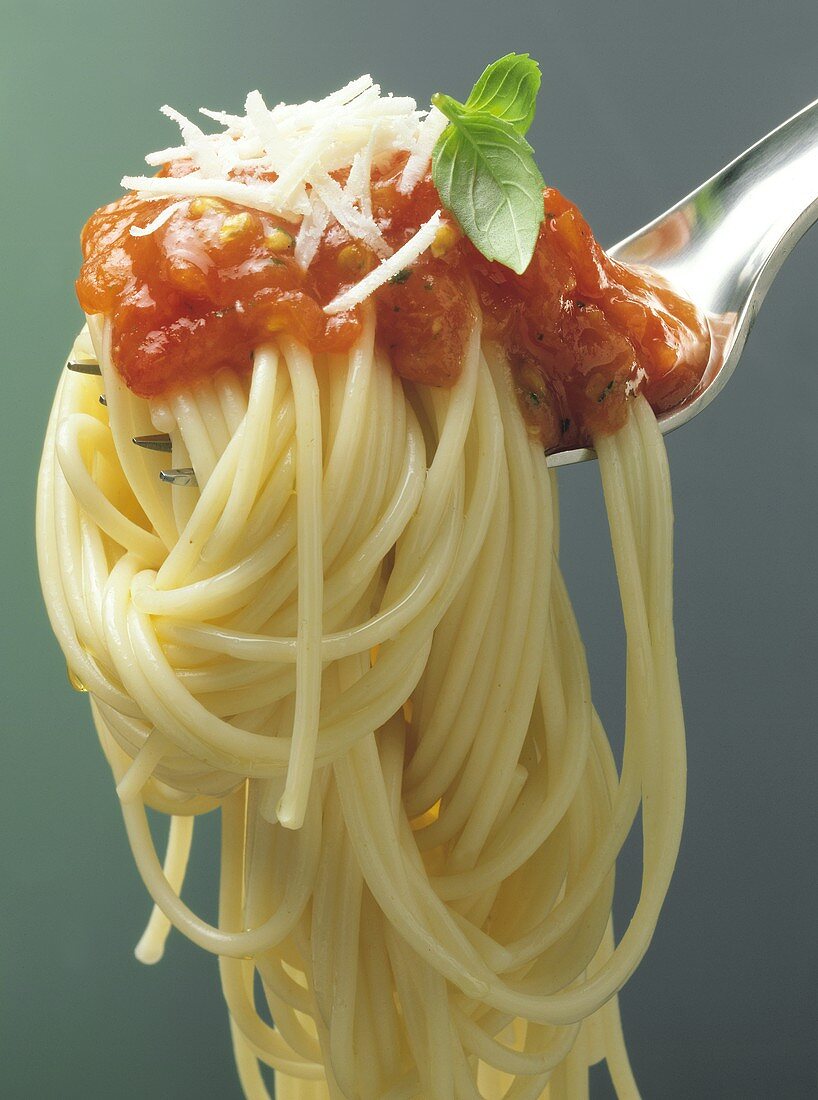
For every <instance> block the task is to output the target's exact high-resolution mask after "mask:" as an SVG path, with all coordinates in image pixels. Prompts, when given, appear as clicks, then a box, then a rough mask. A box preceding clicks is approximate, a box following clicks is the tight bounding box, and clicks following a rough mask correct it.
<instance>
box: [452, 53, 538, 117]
mask: <svg viewBox="0 0 818 1100" xmlns="http://www.w3.org/2000/svg"><path fill="white" fill-rule="evenodd" d="M541 79H542V78H541V75H540V67H539V65H538V64H537V62H536V61H532V59H531V58H530V57H529V56H528V54H527V53H510V54H507V55H506V56H505V57H501V58H500V60H499V61H495V62H494V64H492V65H489V67H488V68H487V69H486V70H485V72H484V73H483V75H482V76H481V77H480V79H479V80H478V81H477V83H476V84H475V86H474V87H473V88H472V90H471V94H470V95H469V98H468V99H467V100H466V104H465V105H466V107H467V109H468V110H471V111H486V112H487V113H488V114H490V115H496V116H497V117H498V118H502V119H505V121H506V122H510V123H511V125H512V126H513V127H514V129H515V130H518V131H519V132H520V133H521V134H525V133H526V132H527V130H528V128H529V126H530V125H531V123H532V122H533V121H534V111H535V110H536V106H537V92H538V91H539V90H540V80H541Z"/></svg>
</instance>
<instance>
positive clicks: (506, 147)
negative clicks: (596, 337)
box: [432, 93, 545, 275]
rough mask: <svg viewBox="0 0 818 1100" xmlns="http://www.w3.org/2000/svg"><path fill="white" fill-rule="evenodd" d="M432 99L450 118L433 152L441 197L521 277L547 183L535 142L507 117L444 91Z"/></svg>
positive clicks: (478, 243) (482, 246)
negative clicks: (474, 107) (475, 108)
mask: <svg viewBox="0 0 818 1100" xmlns="http://www.w3.org/2000/svg"><path fill="white" fill-rule="evenodd" d="M432 102H433V103H434V105H435V106H436V107H437V108H438V110H439V111H442V112H443V114H444V115H445V116H446V117H447V118H448V119H449V121H450V122H451V125H450V126H447V127H446V129H445V130H444V131H443V134H442V135H441V137H440V138H439V140H438V142H437V144H436V146H435V149H434V152H433V154H432V179H433V181H434V184H435V187H436V188H437V190H438V193H439V194H440V198H441V200H442V201H443V203H444V205H445V206H446V207H447V208H448V209H449V210H451V212H452V213H453V214H454V215H455V217H456V218H457V220H458V222H459V223H460V225H461V227H462V229H463V232H464V233H465V234H466V235H467V236H468V237H469V239H470V240H471V241H472V243H473V244H474V245H475V247H476V248H477V249H479V251H480V252H482V253H483V255H484V256H485V257H486V259H488V260H496V261H498V262H499V263H501V264H505V266H506V267H510V268H511V270H512V271H516V272H517V274H518V275H521V274H522V273H523V272H524V271H525V269H526V268H527V267H528V265H529V263H530V262H531V257H532V255H533V254H534V246H535V245H536V243H537V236H538V234H539V230H540V225H541V223H542V220H543V216H544V211H543V188H544V186H545V184H544V182H543V178H542V176H541V175H540V170H539V168H537V165H536V163H535V161H534V155H533V153H532V151H531V146H530V145H529V144H528V142H527V141H526V140H525V138H524V137H523V136H522V134H520V133H519V131H518V130H516V129H515V128H514V126H513V125H512V124H511V123H510V122H507V121H506V120H504V119H502V118H498V117H497V116H495V115H493V114H488V113H487V112H484V111H472V110H469V109H467V108H466V107H464V105H463V104H462V103H458V102H457V100H455V99H452V98H451V96H447V95H441V94H439V93H438V95H436V96H434V97H433V100H432Z"/></svg>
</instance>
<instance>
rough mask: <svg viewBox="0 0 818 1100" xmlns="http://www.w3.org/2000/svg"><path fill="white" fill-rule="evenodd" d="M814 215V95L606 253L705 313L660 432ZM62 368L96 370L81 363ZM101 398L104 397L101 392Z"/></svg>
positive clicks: (737, 333) (718, 366) (734, 338)
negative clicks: (695, 373)
mask: <svg viewBox="0 0 818 1100" xmlns="http://www.w3.org/2000/svg"><path fill="white" fill-rule="evenodd" d="M816 218H818V100H816V101H815V102H814V103H810V104H809V106H808V107H804V109H803V110H802V111H799V112H798V114H797V115H793V117H792V118H790V119H788V120H787V121H786V122H784V123H782V124H781V125H780V126H779V127H778V128H777V129H775V130H773V131H772V133H770V134H768V135H767V136H766V137H765V138H762V139H761V141H759V142H757V143H756V144H755V145H753V146H751V147H750V148H749V149H748V150H747V151H746V152H745V153H742V154H741V156H740V157H736V159H735V160H734V161H731V162H730V164H728V165H727V167H726V168H722V170H721V171H720V172H717V173H716V175H715V176H712V177H711V178H710V179H709V180H707V181H706V182H705V183H703V184H702V185H701V186H700V187H697V188H696V190H695V191H692V192H691V193H690V194H689V195H688V196H687V197H686V198H684V199H682V200H681V202H678V203H676V205H675V206H672V207H671V208H670V210H668V211H666V213H664V214H662V215H660V216H659V217H658V218H655V219H654V220H653V221H652V222H649V223H648V224H647V225H646V226H644V227H643V228H642V229H638V230H637V231H636V232H635V233H632V234H631V236H630V237H626V238H625V240H624V241H620V242H619V244H617V245H615V246H614V247H613V248H611V249H609V254H610V255H611V256H613V257H614V258H615V259H617V260H621V261H622V262H623V263H628V264H633V265H635V266H637V267H649V268H652V269H653V270H654V271H656V272H657V273H658V274H659V275H662V276H663V277H664V278H665V279H667V280H668V282H669V283H671V284H672V285H673V286H674V287H676V288H678V289H679V290H680V291H681V292H682V293H683V294H685V295H687V297H688V298H690V300H691V301H692V302H694V303H695V305H697V306H698V308H699V309H700V310H701V311H702V313H704V314H705V316H706V317H707V318H708V321H709V324H710V332H711V337H712V346H711V355H710V361H709V363H708V365H707V368H706V369H705V372H704V375H703V377H702V380H701V382H700V384H699V385H698V386H697V388H696V389H695V390H694V392H693V393H692V394H691V395H690V396H689V397H688V398H687V399H686V400H685V401H683V402H682V403H681V404H680V405H677V406H676V407H675V408H674V409H671V410H670V411H669V412H665V413H661V414H660V415H659V418H658V419H659V426H660V427H661V430H662V433H663V434H665V435H666V434H667V433H668V432H672V431H673V430H674V429H675V428H680V427H681V426H682V424H686V423H687V422H688V420H692V418H693V417H694V416H696V415H697V414H698V413H700V412H701V411H702V409H704V408H706V407H707V406H708V405H709V404H710V402H711V401H712V400H713V399H714V398H715V397H716V396H717V395H718V394H719V393H720V392H721V390H722V389H723V388H724V386H725V385H726V383H727V380H728V378H729V377H730V375H731V374H732V373H733V371H734V370H735V368H736V363H737V362H738V360H739V356H740V355H741V352H742V350H743V348H744V345H745V343H746V341H747V336H748V334H749V332H750V329H751V328H752V325H753V322H754V321H755V319H756V316H757V314H758V310H759V308H760V306H761V303H762V302H763V301H764V296H765V294H766V293H767V291H768V290H769V288H770V284H771V283H772V281H773V279H774V278H775V275H776V273H777V272H778V270H779V268H780V267H781V264H782V263H783V262H784V260H785V259H786V257H787V256H788V255H789V253H790V252H791V251H792V249H793V248H794V247H795V245H796V244H797V242H798V241H799V240H800V239H801V237H802V236H803V235H804V233H806V231H807V230H808V229H809V227H810V226H811V225H812V224H813V222H814V221H815V220H816ZM68 367H69V369H70V370H78V371H82V372H84V373H87V374H89V373H90V374H99V373H100V370H99V366H98V365H97V364H96V363H92V362H90V361H83V362H69V363H68ZM100 400H101V401H102V403H103V404H104V403H105V398H104V395H103V396H102V397H101V398H100ZM133 442H134V443H135V444H137V446H140V447H147V448H149V449H152V450H158V451H168V452H169V451H170V450H171V442H170V437H169V436H167V435H146V436H136V437H135V438H134V440H133ZM592 458H596V452H595V451H594V450H592V449H591V448H590V447H579V448H574V449H572V450H564V451H556V452H554V453H552V454H549V456H548V464H549V465H550V466H568V465H570V464H571V463H573V462H585V461H587V460H588V459H592ZM159 476H160V477H161V478H162V480H163V481H167V482H169V483H170V484H173V485H195V484H196V475H195V474H194V472H193V470H191V469H187V468H185V469H173V470H162V471H161V472H160V474H159Z"/></svg>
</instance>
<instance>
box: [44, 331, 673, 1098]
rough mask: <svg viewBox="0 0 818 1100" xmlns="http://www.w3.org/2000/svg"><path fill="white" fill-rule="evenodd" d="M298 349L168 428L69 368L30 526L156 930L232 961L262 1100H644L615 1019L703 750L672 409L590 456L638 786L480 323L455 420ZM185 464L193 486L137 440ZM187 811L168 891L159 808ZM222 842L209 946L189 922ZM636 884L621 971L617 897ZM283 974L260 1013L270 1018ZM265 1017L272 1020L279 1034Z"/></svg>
mask: <svg viewBox="0 0 818 1100" xmlns="http://www.w3.org/2000/svg"><path fill="white" fill-rule="evenodd" d="M367 317H368V319H367V321H366V323H365V325H364V329H363V335H362V336H361V337H360V339H359V340H358V342H357V344H356V345H355V346H354V348H353V349H352V351H351V352H350V353H349V354H348V355H344V356H341V355H315V356H313V355H311V354H310V353H309V352H308V351H307V350H306V349H305V348H304V347H302V346H300V345H298V344H297V343H295V342H294V341H293V340H291V339H288V338H283V337H281V338H277V339H274V338H271V340H272V342H271V343H269V344H268V345H265V346H262V347H259V348H258V349H257V351H256V353H255V357H254V365H253V370H252V373H251V374H250V375H248V377H247V378H243V377H239V376H238V375H236V374H234V373H232V372H230V371H222V372H221V373H220V374H217V375H216V376H215V377H214V378H213V379H212V380H207V381H203V382H201V383H199V384H198V385H197V386H196V387H195V388H194V389H189V390H187V391H184V392H181V393H177V394H176V395H175V396H173V397H172V398H165V399H161V400H160V399H152V400H150V401H148V400H144V399H142V398H138V397H135V396H134V395H133V394H132V393H130V392H129V390H128V389H127V388H126V387H125V385H124V384H123V383H122V381H121V380H120V379H119V377H118V375H117V373H116V371H115V369H114V367H113V365H112V361H111V335H110V323H105V322H103V319H102V318H101V317H94V318H91V319H90V330H91V337H92V338H93V343H94V347H95V350H96V354H97V356H98V359H99V362H100V364H101V367H102V376H103V377H102V384H103V386H104V391H105V394H106V396H107V411H106V409H104V408H102V407H101V405H100V404H99V403H98V400H97V398H98V395H99V393H100V386H99V381H98V380H95V379H93V378H89V377H86V376H82V375H78V374H72V373H69V372H64V373H63V376H62V378H61V381H60V384H59V388H58V392H57V397H56V400H55V404H54V410H53V413H52V416H51V421H50V425H49V428H48V436H47V440H46V444H45V451H44V455H43V462H42V469H41V475H40V483H39V496H38V514H37V525H38V551H39V556H40V571H41V576H42V583H43V589H44V592H45V598H46V602H47V605H48V610H49V614H50V616H51V621H52V624H53V627H54V630H55V632H56V634H57V637H58V638H59V640H60V644H61V645H62V648H63V650H64V653H65V656H66V660H67V662H68V667H69V670H70V674H71V677H72V679H73V681H74V683H75V684H76V685H77V686H80V687H83V688H84V689H86V690H87V691H88V693H89V695H90V698H91V705H92V712H93V716H94V721H95V724H96V727H97V731H98V734H99V738H100V741H101V744H102V748H103V750H104V752H105V754H106V756H107V758H108V761H109V763H110V765H111V768H112V770H113V773H114V777H115V780H116V782H117V785H118V786H117V790H118V793H119V796H120V799H121V804H122V813H123V817H124V820H125V826H126V829H127V833H128V838H129V840H130V844H131V848H132V850H133V855H134V859H135V861H136V864H137V866H138V868H139V872H140V874H141V876H142V878H143V880H144V882H145V885H146V887H147V889H148V891H149V892H150V894H151V896H152V898H153V901H154V903H155V906H156V908H155V910H154V913H153V916H152V917H151V919H150V922H149V924H148V927H147V929H146V931H145V934H144V936H143V937H142V939H141V941H140V943H139V946H138V948H137V954H138V956H139V958H140V959H142V960H143V961H145V962H154V961H156V960H157V959H159V958H160V957H161V954H162V950H163V945H164V941H165V937H166V936H167V934H168V931H169V929H170V927H171V926H174V927H176V928H177V929H179V931H181V932H182V933H183V934H184V935H186V936H188V937H189V938H190V939H191V940H193V941H194V942H195V943H197V944H199V945H200V946H201V947H203V948H205V949H206V950H207V951H210V952H213V953H215V954H217V955H218V956H219V966H220V971H221V980H222V987H223V991H224V996H225V1000H226V1002H227V1006H228V1010H229V1014H230V1023H231V1031H232V1036H233V1043H234V1048H235V1055H236V1063H237V1067H238V1072H239V1076H240V1079H241V1083H242V1087H243V1089H244V1092H245V1095H246V1096H247V1097H248V1098H250V1100H261V1098H266V1097H268V1096H269V1095H270V1093H269V1091H268V1085H267V1084H265V1079H264V1077H263V1075H262V1072H261V1069H260V1067H261V1066H262V1065H263V1066H271V1067H273V1068H274V1069H275V1070H276V1071H277V1072H276V1081H277V1084H276V1088H277V1095H278V1097H279V1098H280V1100H310V1098H315V1100H320V1098H327V1097H332V1098H333V1100H335V1098H338V1097H350V1098H351V1097H359V1098H364V1100H376V1098H378V1100H380V1098H383V1100H410V1098H413V1097H432V1098H440V1100H446V1098H450V1097H451V1098H455V1097H456V1098H458V1100H461V1098H477V1097H485V1098H486V1100H499V1098H500V1097H506V1098H508V1100H534V1098H538V1097H547V1098H548V1100H581V1098H582V1097H583V1096H587V1095H588V1067H589V1066H590V1065H592V1064H594V1063H595V1062H597V1061H599V1060H601V1059H603V1058H604V1059H607V1063H608V1066H609V1069H610V1072H611V1075H612V1078H613V1081H614V1084H615V1087H616V1090H617V1094H618V1096H619V1097H620V1098H623V1100H632V1098H634V1097H637V1096H638V1092H637V1087H636V1084H635V1082H634V1079H633V1076H632V1073H631V1070H630V1067H629V1064H628V1059H627V1055H626V1053H625V1049H624V1044H623V1040H622V1031H621V1026H620V1021H619V1013H618V1007H617V999H616V994H617V991H618V990H619V989H620V988H621V987H622V985H623V984H624V982H625V981H626V980H627V979H628V977H629V975H630V974H631V973H632V972H633V970H634V968H635V967H636V965H637V964H638V963H639V960H640V959H641V958H642V956H643V955H644V953H645V951H646V949H647V947H648V944H649V943H650V940H651V936H652V934H653V930H654V927H655V925H656V920H657V917H658V914H659V910H660V907H661V905H662V902H663V899H664V896H665V893H666V891H667V888H668V883H669V880H670V876H671V872H672V869H673V865H674V861H675V858H676V854H677V850H678V846H679V838H680V831H681V823H682V815H683V807H684V776H685V753H684V734H683V727H682V715H681V706H680V699H679V687H678V679H677V674H676V664H675V655H674V644H673V630H672V620H671V553H672V549H671V536H672V533H671V525H672V517H671V504H670V488H669V481H668V472H667V463H666V458H665V453H664V447H663V443H662V439H661V436H660V434H659V431H658V429H657V426H656V421H655V419H654V416H653V413H652V412H651V410H650V408H649V406H648V404H647V403H646V402H645V401H644V400H643V399H642V398H635V399H634V400H633V401H632V402H631V409H630V414H629V417H628V420H627V423H626V425H625V427H624V428H622V429H621V430H620V431H618V432H617V433H615V434H612V435H609V436H602V437H600V438H597V439H596V440H595V445H596V448H597V452H598V456H599V466H600V471H601V476H602V485H603V489H604V495H605V502H606V506H607V511H608V517H609V522H610V529H611V538H612V542H613V549H614V555H615V560H616V569H617V575H618V579H619V586H620V591H621V598H622V608H623V613H624V620H625V627H626V633H627V706H626V731H625V747H624V755H623V760H622V765H621V771H618V770H617V767H616V765H615V763H614V760H613V757H612V753H611V749H610V747H609V745H608V741H607V738H606V736H605V733H604V731H603V729H602V726H601V724H600V721H599V718H598V717H597V715H596V713H595V712H594V709H593V706H592V703H591V693H590V686H589V681H588V671H587V667H586V661H585V654H584V651H583V647H582V643H581V641H580V637H579V634H578V630H577V625H576V622H575V620H574V616H573V613H572V610H571V606H570V603H569V600H568V596H567V594H566V590H565V586H564V582H563V579H562V575H561V573H560V568H559V564H558V557H557V549H558V546H557V541H558V534H557V500H556V483H555V474H554V473H553V471H549V469H548V468H547V464H546V461H545V460H544V458H543V455H542V450H541V447H540V446H538V444H537V442H536V441H535V440H534V439H533V438H532V437H531V436H530V435H529V434H528V432H527V430H526V427H525V424H524V422H523V419H522V417H521V416H520V413H519V409H518V404H517V396H516V393H515V391H514V386H513V383H512V381H511V380H510V376H509V367H508V364H507V362H506V360H505V358H504V356H503V355H502V353H501V352H500V351H499V350H498V348H496V347H495V346H493V345H492V344H490V343H488V342H485V341H482V340H481V334H480V325H479V321H478V320H475V321H474V324H473V327H472V331H471V335H470V338H469V341H468V347H467V351H466V354H465V361H464V364H463V370H462V375H461V377H460V380H459V381H458V382H457V384H456V385H455V386H454V387H453V388H452V389H449V390H444V389H434V388H431V387H424V386H422V385H418V384H413V383H410V382H407V381H402V380H401V379H400V378H398V377H397V375H396V374H395V373H393V371H392V369H391V366H390V363H389V361H388V359H387V358H386V356H385V354H384V352H383V351H382V350H381V349H380V348H379V347H378V345H377V344H376V342H375V331H374V328H375V325H374V319H373V314H372V312H371V311H370V313H369V314H368V315H367ZM154 430H159V431H163V432H169V434H170V436H171V440H172V445H173V464H174V465H178V466H187V465H190V466H192V467H193V468H194V470H195V472H196V477H197V480H198V485H199V489H198V492H197V491H196V490H195V489H185V488H169V487H167V486H162V485H161V483H160V482H159V480H158V477H157V474H158V470H159V468H160V465H161V460H160V458H159V457H158V456H156V455H154V454H151V453H148V452H145V451H142V450H139V449H138V448H135V447H134V446H133V445H132V444H131V437H132V436H134V435H137V434H140V433H145V432H150V431H154ZM148 808H152V809H154V810H158V811H161V812H162V813H165V814H169V815H171V825H170V834H169V841H168V849H167V855H166V857H165V860H164V866H163V865H162V862H161V861H160V858H159V856H158V855H157V853H156V849H155V846H154V842H153V839H152V836H151V830H150V828H149V823H148V817H147V813H146V811H147V809H148ZM217 808H218V809H219V810H220V813H221V821H222V842H221V861H220V865H221V885H220V894H219V897H220V901H219V918H218V924H217V925H210V924H208V923H206V922H205V921H203V920H202V919H201V918H199V917H198V916H196V915H195V914H194V913H193V912H192V911H191V910H190V909H189V908H188V906H187V905H186V904H185V903H184V902H183V901H182V900H181V897H180V894H181V891H182V885H183V880H184V873H185V866H186V863H187V858H188V853H189V850H190V844H191V839H192V833H193V822H194V819H195V816H196V815H198V814H201V813H205V812H208V811H211V810H213V809H217ZM640 808H641V815H642V832H643V878H642V887H641V892H640V895H639V900H638V903H637V905H636V908H635V911H634V913H633V916H632V919H631V921H630V924H629V925H628V927H627V929H626V931H625V932H624V935H623V936H622V938H621V940H620V941H619V942H618V944H617V945H616V946H614V937H613V931H612V926H611V903H612V897H613V889H614V866H615V861H616V858H617V855H618V854H619V852H620V850H621V849H622V846H623V844H624V842H625V839H626V837H627V836H628V833H629V831H630V829H631V826H632V824H633V822H634V819H635V818H636V815H637V814H638V813H639V811H640ZM257 977H258V978H260V983H261V988H262V989H263V994H264V997H265V999H266V1008H267V1010H269V1017H267V1016H266V1012H265V1013H260V1012H259V1010H258V1009H257V1007H256V992H255V989H256V983H257ZM272 1021H275V1022H274V1024H273V1023H272Z"/></svg>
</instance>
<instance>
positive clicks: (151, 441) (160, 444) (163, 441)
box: [133, 432, 173, 454]
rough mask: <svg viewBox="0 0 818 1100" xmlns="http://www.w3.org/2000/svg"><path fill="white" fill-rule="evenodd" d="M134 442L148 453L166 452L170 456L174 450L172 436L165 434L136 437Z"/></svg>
mask: <svg viewBox="0 0 818 1100" xmlns="http://www.w3.org/2000/svg"><path fill="white" fill-rule="evenodd" d="M133 442H134V443H135V444H136V445H137V447H144V448H145V449H146V450H148V451H166V452H167V453H168V454H169V453H170V452H171V451H172V450H173V444H172V443H171V441H170V436H169V435H167V434H166V433H164V432H162V433H161V434H160V435H135V436H134V437H133Z"/></svg>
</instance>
